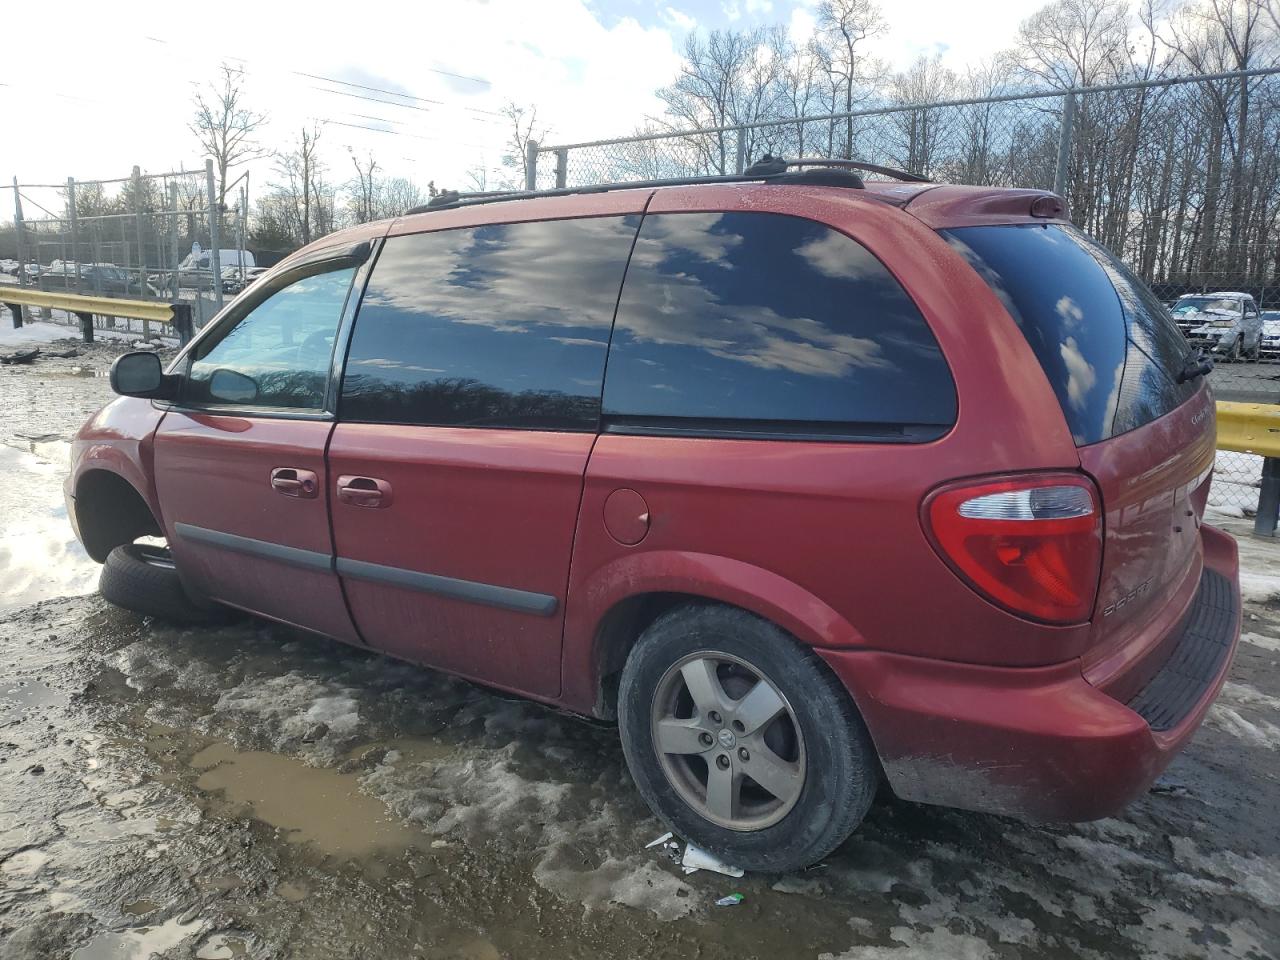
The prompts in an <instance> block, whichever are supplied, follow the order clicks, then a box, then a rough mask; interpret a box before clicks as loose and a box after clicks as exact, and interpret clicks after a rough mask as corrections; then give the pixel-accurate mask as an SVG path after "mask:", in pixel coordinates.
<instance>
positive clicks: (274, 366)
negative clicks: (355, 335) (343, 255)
mask: <svg viewBox="0 0 1280 960" xmlns="http://www.w3.org/2000/svg"><path fill="white" fill-rule="evenodd" d="M354 275H355V267H348V268H346V269H342V270H333V271H330V272H328V273H318V274H315V275H314V276H310V277H305V278H303V279H301V280H295V281H294V282H293V283H291V284H289V285H288V286H287V287H282V288H281V289H279V290H277V291H276V292H275V293H273V294H271V296H269V297H268V298H267V299H266V300H263V301H262V302H261V303H259V304H258V305H257V306H256V307H254V308H253V309H252V310H251V311H250V312H249V313H247V314H246V315H245V316H243V317H242V318H241V319H240V320H239V321H238V322H237V323H235V324H233V325H232V326H231V327H229V328H227V330H226V332H224V333H222V334H221V335H220V336H218V337H216V338H213V337H211V338H209V339H208V340H205V341H202V342H201V343H200V344H199V346H198V348H197V352H196V353H195V354H194V355H193V361H192V363H191V366H190V369H189V372H188V374H187V378H186V382H185V384H184V387H183V400H184V401H185V402H187V403H196V404H233V405H235V406H237V407H245V406H253V407H284V408H288V409H293V410H320V409H322V408H323V406H324V396H325V388H326V387H327V386H328V382H329V365H330V361H331V359H332V357H333V341H334V337H335V336H336V334H337V330H338V321H339V320H340V319H341V317H342V307H343V304H344V303H345V302H346V299H347V291H348V290H349V289H350V288H351V278H352V277H353V276H354Z"/></svg>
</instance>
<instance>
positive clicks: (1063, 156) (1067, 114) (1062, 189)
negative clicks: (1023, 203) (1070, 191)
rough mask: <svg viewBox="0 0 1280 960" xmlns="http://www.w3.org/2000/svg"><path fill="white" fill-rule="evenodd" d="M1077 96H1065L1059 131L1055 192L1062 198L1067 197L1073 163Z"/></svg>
mask: <svg viewBox="0 0 1280 960" xmlns="http://www.w3.org/2000/svg"><path fill="white" fill-rule="evenodd" d="M1075 123H1076V95H1075V94H1074V93H1068V94H1064V95H1063V98H1062V124H1061V126H1060V127H1059V129H1058V168H1057V170H1055V171H1054V174H1053V192H1054V193H1056V194H1057V195H1058V196H1060V197H1065V196H1066V195H1067V173H1068V169H1069V164H1070V161H1071V137H1072V135H1073V133H1074V132H1075Z"/></svg>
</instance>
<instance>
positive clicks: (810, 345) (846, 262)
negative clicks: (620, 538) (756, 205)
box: [604, 213, 956, 439]
mask: <svg viewBox="0 0 1280 960" xmlns="http://www.w3.org/2000/svg"><path fill="white" fill-rule="evenodd" d="M604 413H605V416H606V417H612V418H617V420H616V423H617V425H618V426H620V427H625V426H627V425H628V424H630V425H631V426H633V427H635V428H636V429H644V428H646V427H653V428H672V429H692V430H701V429H702V428H706V429H707V430H708V431H709V432H712V433H718V432H728V433H734V432H743V431H751V430H756V431H763V432H775V431H781V432H788V433H796V432H800V433H803V432H806V431H807V432H812V433H815V434H820V435H829V434H834V435H845V436H847V435H876V436H883V437H884V438H886V439H921V438H928V437H936V436H938V435H939V434H940V433H941V432H943V430H945V428H946V427H949V426H950V425H951V424H952V423H953V422H954V421H955V416H956V396H955V386H954V384H953V382H952V379H951V373H950V371H949V370H948V368H947V364H946V361H945V360H944V359H943V356H942V351H941V350H940V349H939V347H938V344H937V341H935V340H934V338H933V334H932V332H931V331H930V330H929V327H928V325H927V324H926V323H925V321H924V318H923V317H922V316H921V315H920V312H919V310H918V309H917V308H916V306H915V304H914V303H913V302H912V301H911V299H910V298H909V297H908V296H907V294H906V292H905V291H904V290H903V289H902V287H901V286H900V285H899V284H898V282H897V281H896V280H895V279H894V278H893V276H892V275H891V274H890V273H889V271H888V270H887V269H886V268H885V267H884V265H883V264H881V263H880V261H879V260H877V259H876V258H875V257H874V256H872V254H871V253H870V252H869V251H867V249H866V248H865V247H863V246H861V245H860V244H858V243H857V242H856V241H854V240H852V239H850V238H849V237H847V236H845V235H844V234H842V233H838V232H837V231H835V230H832V229H831V228H829V227H827V226H824V225H822V224H819V223H815V222H813V221H811V220H805V219H801V218H799V217H791V216H784V215H781V214H773V213H665V214H654V215H649V216H646V217H645V219H644V223H643V224H642V226H641V228H640V235H639V237H638V238H637V240H636V247H635V251H634V253H633V254H632V256H631V265H630V267H629V268H628V270H627V280H626V284H625V287H624V289H623V292H622V298H621V300H620V302H619V306H618V317H617V322H616V324H615V328H614V335H613V345H612V347H611V348H610V352H609V369H608V375H607V377H606V383H605V391H604ZM800 425H808V427H801V426H800Z"/></svg>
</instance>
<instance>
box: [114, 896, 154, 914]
mask: <svg viewBox="0 0 1280 960" xmlns="http://www.w3.org/2000/svg"><path fill="white" fill-rule="evenodd" d="M162 906H163V904H160V903H156V902H155V901H154V900H145V899H143V900H131V901H129V902H128V903H126V904H124V906H122V907H121V908H120V910H121V912H123V913H126V914H128V915H129V916H131V917H145V916H146V915H147V914H148V913H151V912H152V911H154V910H159V909H160V908H161V907H162Z"/></svg>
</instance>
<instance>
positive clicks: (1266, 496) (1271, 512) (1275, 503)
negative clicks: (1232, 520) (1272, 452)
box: [1253, 457, 1280, 537]
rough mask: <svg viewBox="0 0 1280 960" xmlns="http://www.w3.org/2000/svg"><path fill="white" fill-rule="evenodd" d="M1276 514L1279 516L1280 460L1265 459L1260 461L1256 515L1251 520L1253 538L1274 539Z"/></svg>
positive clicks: (1273, 458)
mask: <svg viewBox="0 0 1280 960" xmlns="http://www.w3.org/2000/svg"><path fill="white" fill-rule="evenodd" d="M1277 514H1280V459H1277V458H1275V457H1266V458H1265V459H1263V461H1262V489H1261V490H1260V491H1259V493H1258V513H1257V515H1256V516H1254V518H1253V533H1254V536H1258V537H1275V535H1276V516H1277Z"/></svg>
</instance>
